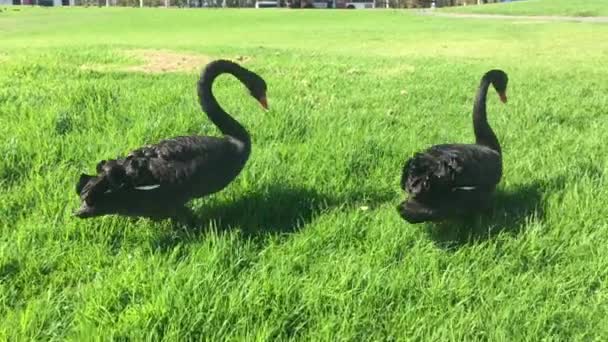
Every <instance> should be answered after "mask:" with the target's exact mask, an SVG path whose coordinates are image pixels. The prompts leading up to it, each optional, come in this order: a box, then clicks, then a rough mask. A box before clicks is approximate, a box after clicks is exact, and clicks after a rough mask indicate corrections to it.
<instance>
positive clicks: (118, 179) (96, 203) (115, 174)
mask: <svg viewBox="0 0 608 342" xmlns="http://www.w3.org/2000/svg"><path fill="white" fill-rule="evenodd" d="M126 183H127V177H126V172H125V168H124V166H123V165H121V164H119V163H118V162H117V161H115V160H110V161H107V162H106V161H102V162H101V163H99V164H98V165H97V176H90V175H86V174H81V175H80V178H79V180H78V183H77V184H76V192H77V193H78V195H79V196H80V199H81V200H82V206H81V207H80V208H79V209H78V210H77V211H76V212H75V213H74V215H75V216H78V217H81V218H86V217H93V216H98V215H100V214H101V213H100V210H99V207H100V204H101V203H102V202H103V201H104V197H106V196H107V194H108V193H112V192H115V191H117V190H120V189H123V188H124V187H125V185H126Z"/></svg>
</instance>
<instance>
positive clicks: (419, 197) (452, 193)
mask: <svg viewBox="0 0 608 342" xmlns="http://www.w3.org/2000/svg"><path fill="white" fill-rule="evenodd" d="M507 83H508V77H507V74H506V73H505V72H504V71H502V70H490V71H488V72H487V73H486V74H484V75H483V77H482V78H481V84H480V85H479V89H478V90H477V96H476V98H475V103H474V105H473V129H474V131H475V144H444V145H435V146H432V147H430V148H429V149H427V150H425V151H423V152H420V153H416V154H415V155H414V157H412V158H411V159H409V160H408V161H407V162H406V163H405V166H404V167H403V173H402V176H401V188H402V189H403V190H405V191H406V192H407V193H409V198H408V199H407V200H406V201H405V202H403V203H401V204H400V205H399V206H398V208H397V210H398V211H399V214H400V215H401V217H403V219H405V220H406V221H408V222H410V223H421V222H425V221H438V220H442V219H446V218H453V217H458V216H464V215H469V214H472V213H474V212H476V211H479V210H482V209H484V208H487V206H488V205H489V200H490V196H491V195H492V193H493V192H494V189H495V188H496V185H497V184H498V182H499V181H500V178H501V177H502V155H501V149H500V144H499V143H498V138H497V137H496V135H495V134H494V132H493V131H492V128H490V124H489V123H488V120H487V113H486V97H487V94H488V88H489V87H490V84H492V85H493V86H494V89H496V91H497V92H498V95H499V96H500V100H501V101H502V102H503V103H506V102H507V96H506V89H507Z"/></svg>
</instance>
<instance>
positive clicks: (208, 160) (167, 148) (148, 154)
mask: <svg viewBox="0 0 608 342" xmlns="http://www.w3.org/2000/svg"><path fill="white" fill-rule="evenodd" d="M230 147H231V146H230V145H229V144H228V143H227V142H226V140H225V139H221V138H215V137H198V136H189V137H176V138H173V139H167V140H163V141H161V142H159V143H158V144H155V145H149V146H145V147H142V148H139V149H137V150H134V151H132V152H131V153H129V155H128V156H127V157H126V158H125V159H124V161H123V163H122V164H123V166H124V169H125V172H126V178H127V180H128V181H127V183H128V184H129V185H130V187H131V188H134V189H136V190H142V191H147V190H154V189H156V188H160V187H163V188H164V187H174V186H179V185H182V184H184V183H187V182H188V181H190V180H191V179H192V177H193V176H194V175H200V173H201V172H205V170H206V169H209V168H211V167H213V165H215V164H216V163H217V162H218V160H219V159H220V158H221V157H222V155H224V154H225V153H226V152H228V149H229V148H230Z"/></svg>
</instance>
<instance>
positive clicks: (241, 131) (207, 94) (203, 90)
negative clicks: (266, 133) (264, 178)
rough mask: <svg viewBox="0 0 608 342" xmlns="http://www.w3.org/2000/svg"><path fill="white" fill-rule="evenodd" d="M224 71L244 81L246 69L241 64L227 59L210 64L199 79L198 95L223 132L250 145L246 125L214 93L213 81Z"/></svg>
mask: <svg viewBox="0 0 608 342" xmlns="http://www.w3.org/2000/svg"><path fill="white" fill-rule="evenodd" d="M224 73H228V74H231V75H233V76H234V77H236V78H237V79H239V81H241V82H243V73H244V70H243V69H242V68H241V67H240V66H239V65H237V64H235V63H232V62H230V61H225V60H219V61H215V62H212V63H210V64H208V65H207V67H206V68H205V70H204V71H203V73H202V75H201V78H200V80H199V81H198V97H199V101H200V104H201V107H202V109H203V111H204V112H205V113H207V116H208V117H209V119H210V120H211V121H212V122H213V123H214V124H215V125H216V126H217V127H218V128H219V130H220V131H221V132H222V134H224V135H228V136H231V137H233V138H235V139H237V140H239V141H241V142H242V143H244V144H245V146H250V145H251V138H250V137H249V133H248V132H247V130H246V129H245V127H243V126H242V125H241V124H240V123H239V122H238V121H236V120H235V119H234V118H233V117H232V116H230V114H228V113H226V111H224V109H223V108H222V107H221V106H220V104H219V103H218V102H217V100H216V99H215V96H214V95H213V91H212V86H213V82H214V81H215V79H216V78H217V77H218V76H219V75H221V74H224Z"/></svg>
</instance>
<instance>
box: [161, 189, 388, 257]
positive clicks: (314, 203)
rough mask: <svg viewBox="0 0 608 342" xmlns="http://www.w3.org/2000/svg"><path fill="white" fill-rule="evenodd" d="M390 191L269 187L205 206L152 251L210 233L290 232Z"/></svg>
mask: <svg viewBox="0 0 608 342" xmlns="http://www.w3.org/2000/svg"><path fill="white" fill-rule="evenodd" d="M392 197H393V193H391V192H365V193H363V192H353V193H349V194H347V195H345V196H336V195H333V194H326V193H321V192H319V191H317V190H315V189H311V188H306V187H298V186H290V185H281V184H279V185H272V186H270V187H268V188H263V189H260V190H257V191H254V192H250V193H247V194H244V195H241V196H239V197H237V198H236V199H224V200H221V201H215V202H211V203H205V204H203V205H202V207H201V208H200V209H196V210H195V213H194V216H195V217H194V220H193V222H192V223H191V224H189V225H187V226H185V225H183V224H179V223H175V224H174V229H173V230H172V231H171V232H167V234H164V236H163V237H162V238H161V239H160V240H159V241H157V243H156V246H155V247H156V248H160V249H161V250H168V249H171V248H172V247H173V246H175V245H177V244H179V243H187V242H189V241H190V242H191V241H197V240H200V237H201V235H204V234H206V233H207V232H208V231H210V230H214V231H217V232H222V231H228V230H232V229H236V230H239V231H240V232H241V233H242V234H243V235H245V236H247V237H253V238H256V237H260V236H267V235H268V234H271V235H280V234H289V233H293V232H295V231H297V230H299V229H301V228H303V227H304V226H306V225H308V224H309V223H310V222H312V221H314V220H315V219H316V218H317V217H318V216H319V215H321V214H322V213H323V212H325V211H327V210H331V209H334V208H336V207H340V206H343V205H345V204H346V205H352V204H363V203H364V204H366V205H371V206H375V205H378V204H381V203H384V202H387V201H389V200H391V199H392Z"/></svg>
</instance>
